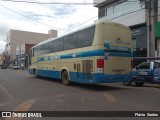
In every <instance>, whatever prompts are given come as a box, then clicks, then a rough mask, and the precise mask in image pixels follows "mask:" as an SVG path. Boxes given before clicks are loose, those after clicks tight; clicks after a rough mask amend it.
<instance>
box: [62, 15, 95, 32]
mask: <svg viewBox="0 0 160 120" xmlns="http://www.w3.org/2000/svg"><path fill="white" fill-rule="evenodd" d="M97 17H98V16H95V17H93V18H91V19H89V20H87V21H85V22H83V23H80V24H79V25H77V26H75V27H73V28H71V29H70V30H67V32H69V31H71V30H73V29H75V28H77V27H79V26H81V25H83V24H85V23H87V22H89V21H91V20H93V19H95V18H97ZM67 32H64V33H62V34H65V33H67Z"/></svg>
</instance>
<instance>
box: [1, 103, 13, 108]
mask: <svg viewBox="0 0 160 120" xmlns="http://www.w3.org/2000/svg"><path fill="white" fill-rule="evenodd" d="M9 103H11V102H5V103H1V104H0V107H2V106H5V105H7V104H9Z"/></svg>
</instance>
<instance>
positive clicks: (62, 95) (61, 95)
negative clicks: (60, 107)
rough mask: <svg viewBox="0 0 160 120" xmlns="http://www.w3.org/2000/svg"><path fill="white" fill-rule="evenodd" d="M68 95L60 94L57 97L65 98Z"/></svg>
mask: <svg viewBox="0 0 160 120" xmlns="http://www.w3.org/2000/svg"><path fill="white" fill-rule="evenodd" d="M65 96H66V95H65V94H60V95H57V97H58V98H59V97H65Z"/></svg>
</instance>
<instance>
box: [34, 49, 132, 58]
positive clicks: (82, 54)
mask: <svg viewBox="0 0 160 120" xmlns="http://www.w3.org/2000/svg"><path fill="white" fill-rule="evenodd" d="M108 53H109V56H112V57H132V53H119V52H108ZM73 54H76V57H75V58H81V57H92V56H104V50H93V51H87V52H79V53H72V54H66V55H61V56H49V57H42V58H37V61H48V60H59V59H71V58H74V57H73Z"/></svg>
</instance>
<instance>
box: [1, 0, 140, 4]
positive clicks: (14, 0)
mask: <svg viewBox="0 0 160 120" xmlns="http://www.w3.org/2000/svg"><path fill="white" fill-rule="evenodd" d="M2 1H6V2H7V1H9V2H17V3H30V4H43V5H45V4H46V5H54V4H56V5H95V4H100V3H94V2H93V3H80V2H79V3H76V2H72V3H65V2H37V1H23V0H21V1H17V0H2ZM137 1H138V0H132V1H127V2H137Z"/></svg>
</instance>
